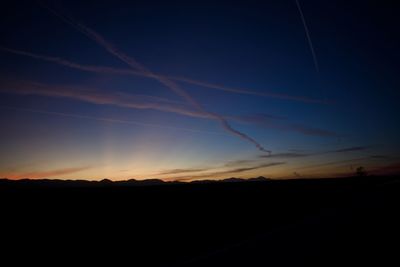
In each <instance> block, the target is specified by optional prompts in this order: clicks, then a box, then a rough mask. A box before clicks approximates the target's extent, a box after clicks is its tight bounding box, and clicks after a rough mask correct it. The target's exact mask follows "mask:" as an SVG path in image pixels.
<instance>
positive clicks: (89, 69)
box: [0, 46, 329, 104]
mask: <svg viewBox="0 0 400 267" xmlns="http://www.w3.org/2000/svg"><path fill="white" fill-rule="evenodd" d="M0 50H1V51H4V52H8V53H13V54H16V55H21V56H26V57H30V58H35V59H38V60H43V61H47V62H52V63H55V64H58V65H62V66H65V67H69V68H72V69H77V70H81V71H87V72H94V73H103V74H118V75H135V76H141V77H146V78H155V76H162V77H165V78H167V79H170V80H174V81H178V82H184V83H187V84H192V85H197V86H201V87H205V88H210V89H215V90H219V91H225V92H229V93H235V94H246V95H255V96H263V97H270V98H276V99H284V100H290V101H298V102H304V103H315V104H328V103H329V102H328V101H324V100H320V99H313V98H309V97H304V96H294V95H288V94H281V93H274V92H255V91H250V90H244V89H237V88H231V87H227V86H224V85H218V84H213V83H208V82H204V81H198V80H194V79H189V78H186V77H181V76H166V75H162V74H151V73H145V72H142V71H136V70H132V69H123V68H114V67H106V66H97V65H96V66H95V65H83V64H79V63H75V62H72V61H69V60H66V59H63V58H60V57H51V56H46V55H41V54H37V53H32V52H28V51H22V50H17V49H12V48H7V47H3V46H0Z"/></svg>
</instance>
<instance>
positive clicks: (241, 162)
mask: <svg viewBox="0 0 400 267" xmlns="http://www.w3.org/2000/svg"><path fill="white" fill-rule="evenodd" d="M263 156H265V157H268V156H267V155H263ZM253 162H254V160H234V161H229V162H227V163H225V165H224V166H225V167H234V166H238V165H246V164H249V163H253Z"/></svg>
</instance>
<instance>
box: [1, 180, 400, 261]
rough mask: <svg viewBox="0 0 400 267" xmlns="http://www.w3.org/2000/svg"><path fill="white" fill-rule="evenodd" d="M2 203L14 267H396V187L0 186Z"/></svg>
mask: <svg viewBox="0 0 400 267" xmlns="http://www.w3.org/2000/svg"><path fill="white" fill-rule="evenodd" d="M0 203H1V204H2V207H1V216H2V217H1V220H0V229H3V231H2V236H1V238H2V244H5V246H4V247H5V248H3V249H2V256H3V258H4V257H7V256H9V257H10V259H9V260H11V261H12V262H13V263H15V265H19V264H17V263H19V262H18V261H19V260H21V261H23V262H20V263H21V265H23V263H24V261H26V259H27V257H26V256H25V255H36V256H35V257H29V258H28V259H29V262H30V264H31V265H35V264H36V263H37V265H43V263H48V264H46V265H50V263H51V265H54V263H55V262H54V258H53V257H54V256H55V257H56V259H59V261H62V263H68V264H69V265H76V263H82V264H83V265H85V264H84V263H86V262H87V265H94V264H104V263H109V264H107V265H112V266H128V265H129V266H146V267H161V266H168V267H200V266H202V267H213V266H218V267H220V266H240V267H242V266H246V267H247V266H248V267H259V266H296V267H297V266H307V267H309V266H342V265H344V266H364V265H368V266H369V265H373V266H400V265H399V264H400V259H399V257H398V246H396V244H397V243H398V240H399V239H400V230H399V227H398V225H400V220H399V216H398V203H400V177H395V176H393V177H388V176H386V177H383V176H380V177H378V176H363V177H347V178H337V179H326V178H324V179H293V180H271V179H268V178H265V177H256V178H252V179H240V178H234V177H231V178H228V179H224V180H220V181H215V180H208V181H207V180H206V181H193V182H187V183H185V182H164V181H162V180H158V179H148V180H135V179H130V180H125V181H118V182H113V181H111V180H109V179H103V180H99V181H85V180H47V179H43V180H30V179H22V180H16V181H14V180H8V179H0ZM16 252H17V253H18V254H17V255H19V256H18V257H15V256H14V255H15V253H16ZM29 253H31V254H29ZM3 261H5V260H4V259H3ZM33 263H35V264H33ZM371 263H372V264H371Z"/></svg>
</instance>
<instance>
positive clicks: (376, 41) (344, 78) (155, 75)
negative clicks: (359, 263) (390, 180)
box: [0, 0, 400, 180]
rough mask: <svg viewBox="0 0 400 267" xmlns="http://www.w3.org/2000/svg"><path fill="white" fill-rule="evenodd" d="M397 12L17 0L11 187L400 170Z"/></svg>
mask: <svg viewBox="0 0 400 267" xmlns="http://www.w3.org/2000/svg"><path fill="white" fill-rule="evenodd" d="M398 20H399V19H398V10H397V9H396V8H395V6H392V5H391V4H390V1H387V3H385V1H344V0H343V1H336V0H335V1H316V0H315V1H312V0H299V1H297V2H296V0H279V1H278V0H274V1H254V2H253V1H234V3H233V2H232V1H151V0H147V1H119V0H113V1H84V2H83V1H82V2H81V1H5V3H4V4H3V6H2V9H1V11H0V36H1V39H0V40H1V41H0V123H1V124H0V125H2V129H1V131H0V148H1V149H0V177H8V178H15V179H18V178H25V177H27V178H61V179H90V180H97V179H102V178H109V179H113V180H122V179H129V178H135V179H145V178H161V179H164V180H194V179H204V178H215V179H218V178H226V177H232V176H235V177H244V178H246V177H255V176H259V175H263V176H267V177H271V178H298V177H328V176H343V175H348V174H350V173H354V172H355V169H356V168H357V167H358V166H364V167H365V169H366V170H367V171H368V172H370V173H376V174H389V173H395V172H396V173H398V172H399V171H400V157H399V156H400V153H399V152H398V151H399V148H400V140H399V138H398V136H399V134H400V129H399V128H400V126H399V121H400V120H399V114H400V113H399V108H398V101H399V96H400V93H399V89H398V88H399V85H400V82H399V81H400V80H399V78H398V69H399V68H398V62H399V57H400V54H399V45H400V40H399V34H398V28H397V26H396V25H398V24H399V21H398Z"/></svg>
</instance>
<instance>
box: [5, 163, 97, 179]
mask: <svg viewBox="0 0 400 267" xmlns="http://www.w3.org/2000/svg"><path fill="white" fill-rule="evenodd" d="M90 168H92V167H91V166H82V167H74V168H63V169H55V170H50V171H35V172H27V173H19V174H18V173H17V174H12V173H10V174H2V176H4V177H7V178H10V179H21V178H31V179H39V178H62V177H60V176H62V175H68V174H72V173H77V172H81V171H85V170H88V169H90Z"/></svg>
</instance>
